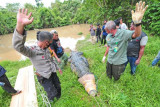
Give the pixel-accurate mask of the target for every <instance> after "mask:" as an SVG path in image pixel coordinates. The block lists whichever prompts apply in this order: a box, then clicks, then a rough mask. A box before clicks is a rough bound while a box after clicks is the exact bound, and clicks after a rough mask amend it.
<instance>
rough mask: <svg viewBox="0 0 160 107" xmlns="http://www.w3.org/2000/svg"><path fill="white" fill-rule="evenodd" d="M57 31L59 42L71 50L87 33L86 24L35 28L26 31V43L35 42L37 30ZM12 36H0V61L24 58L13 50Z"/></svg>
mask: <svg viewBox="0 0 160 107" xmlns="http://www.w3.org/2000/svg"><path fill="white" fill-rule="evenodd" d="M53 29H54V30H56V31H58V34H59V38H60V40H61V44H62V46H63V47H64V48H69V49H71V50H74V49H75V46H76V43H77V41H78V40H83V39H84V38H85V35H87V34H88V33H89V31H88V29H89V25H88V24H75V25H69V26H63V27H58V28H48V29H35V30H31V31H27V39H26V41H27V43H26V44H27V45H32V44H35V42H36V33H37V31H39V30H40V31H49V32H50V31H51V30H53ZM79 32H82V33H83V34H82V35H78V33H79ZM12 36H13V33H11V34H7V35H1V36H0V62H1V61H5V60H10V61H17V60H22V59H25V57H24V56H22V55H21V54H19V53H18V52H17V51H15V50H14V49H13V47H12Z"/></svg>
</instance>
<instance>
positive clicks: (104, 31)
mask: <svg viewBox="0 0 160 107" xmlns="http://www.w3.org/2000/svg"><path fill="white" fill-rule="evenodd" d="M104 28H105V25H103V27H102V31H103V35H104V36H107V35H108V34H107V32H106V30H105V29H104Z"/></svg>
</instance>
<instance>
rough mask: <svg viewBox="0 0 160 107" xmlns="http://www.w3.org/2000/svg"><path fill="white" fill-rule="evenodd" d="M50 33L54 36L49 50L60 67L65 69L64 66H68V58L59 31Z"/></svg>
mask: <svg viewBox="0 0 160 107" xmlns="http://www.w3.org/2000/svg"><path fill="white" fill-rule="evenodd" d="M50 33H51V34H52V35H53V41H52V44H51V45H50V47H49V49H50V50H51V52H52V53H53V56H54V57H55V58H56V61H57V64H58V66H59V67H60V68H61V69H63V67H64V65H66V64H67V61H68V56H67V55H66V54H65V53H64V48H63V47H62V46H61V43H60V40H59V38H58V33H57V31H56V30H52V31H51V32H50Z"/></svg>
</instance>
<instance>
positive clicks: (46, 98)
mask: <svg viewBox="0 0 160 107" xmlns="http://www.w3.org/2000/svg"><path fill="white" fill-rule="evenodd" d="M36 85H37V87H38V90H39V91H40V92H41V94H40V95H41V97H42V99H43V106H46V107H51V104H50V102H49V100H48V97H47V96H46V95H45V93H44V92H43V90H42V86H41V85H40V84H39V82H36Z"/></svg>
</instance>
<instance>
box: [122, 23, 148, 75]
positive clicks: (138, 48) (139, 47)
mask: <svg viewBox="0 0 160 107" xmlns="http://www.w3.org/2000/svg"><path fill="white" fill-rule="evenodd" d="M130 30H135V25H134V23H133V22H132V23H131V27H130ZM147 41H148V37H147V35H146V33H144V32H141V35H140V36H139V37H137V38H135V39H132V40H130V41H128V47H127V59H128V61H127V62H126V64H125V65H126V66H127V63H128V62H129V63H130V66H131V74H132V75H134V74H135V72H136V67H137V65H138V64H139V63H140V60H141V58H142V56H143V53H144V49H145V46H146V44H147Z"/></svg>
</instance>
